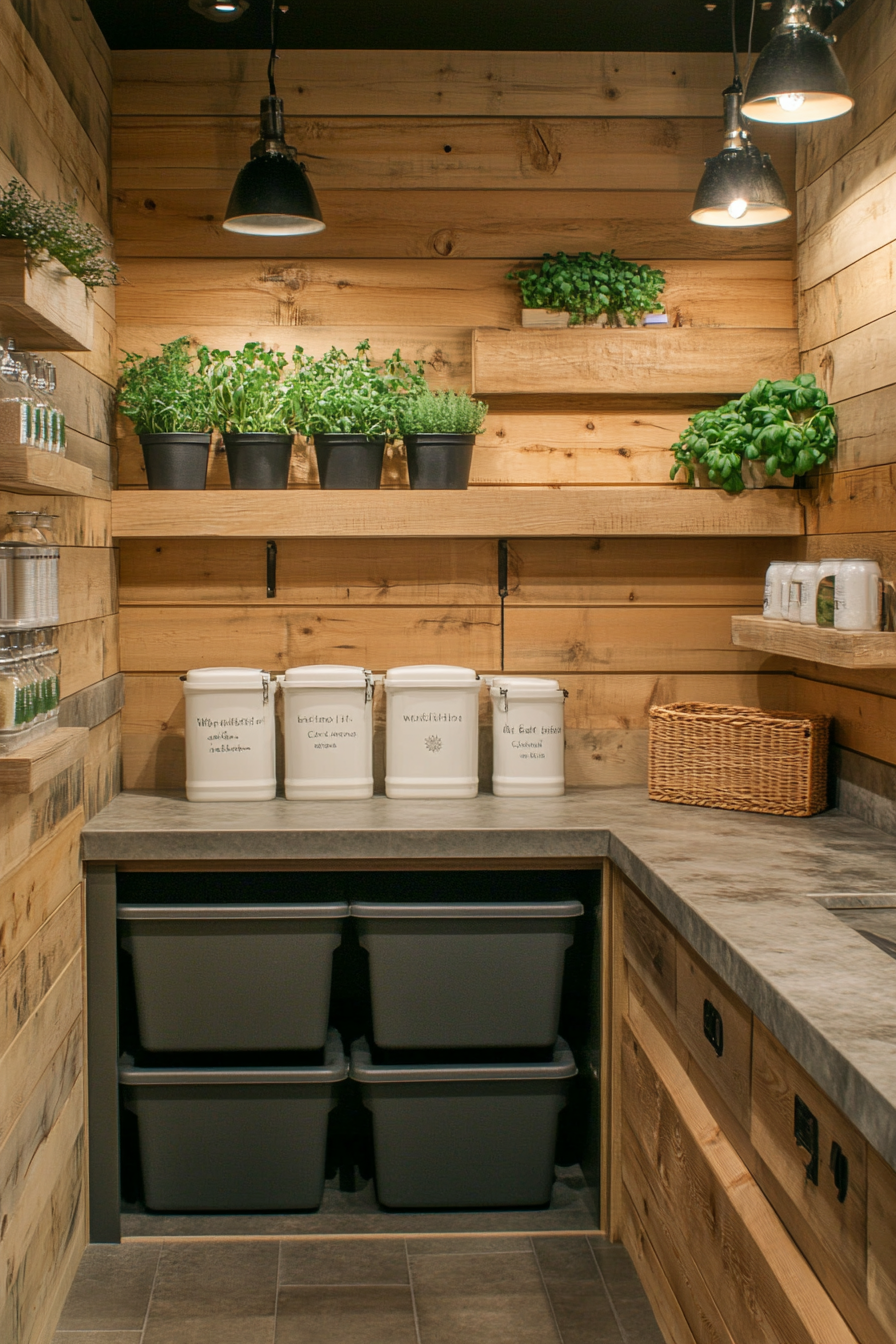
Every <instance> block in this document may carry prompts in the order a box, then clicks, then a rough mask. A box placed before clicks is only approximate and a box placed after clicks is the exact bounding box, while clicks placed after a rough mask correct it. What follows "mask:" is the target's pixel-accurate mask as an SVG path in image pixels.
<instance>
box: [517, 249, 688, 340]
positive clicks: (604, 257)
mask: <svg viewBox="0 0 896 1344" xmlns="http://www.w3.org/2000/svg"><path fill="white" fill-rule="evenodd" d="M506 278H507V279H508V280H516V281H517V283H518V284H519V287H520V295H521V298H522V301H523V314H522V322H523V326H524V327H566V326H579V325H580V324H582V323H588V324H589V325H599V326H611V327H637V326H639V325H640V324H641V323H642V322H643V320H644V318H645V316H646V315H647V314H650V313H658V314H661V313H662V312H663V305H662V303H660V300H659V296H660V294H661V293H662V291H663V288H664V287H665V283H666V277H665V275H664V274H663V272H662V271H658V270H655V269H653V268H652V267H650V266H639V265H638V264H637V263H635V262H633V261H623V260H622V259H621V258H620V257H617V255H616V253H615V252H614V251H610V252H601V253H600V254H599V255H598V256H595V254H594V253H593V252H579V253H578V254H577V255H576V256H572V257H570V256H567V254H566V253H565V252H558V253H557V254H556V255H555V256H552V255H551V254H550V253H549V252H546V253H545V254H544V260H543V261H542V263H541V266H539V267H538V269H537V270H521V271H509V272H508V273H507V277H506Z"/></svg>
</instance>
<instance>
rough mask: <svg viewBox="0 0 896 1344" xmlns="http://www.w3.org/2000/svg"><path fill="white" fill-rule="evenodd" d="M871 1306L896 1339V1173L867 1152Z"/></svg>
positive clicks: (874, 1155) (880, 1158) (872, 1152)
mask: <svg viewBox="0 0 896 1344" xmlns="http://www.w3.org/2000/svg"><path fill="white" fill-rule="evenodd" d="M868 1305H869V1307H870V1308H871V1310H872V1312H873V1313H874V1315H875V1316H876V1317H877V1319H878V1320H879V1321H880V1323H881V1324H882V1325H883V1326H885V1327H886V1328H887V1330H888V1331H889V1332H890V1334H891V1335H892V1337H893V1338H894V1339H896V1171H894V1170H893V1168H892V1167H890V1166H888V1165H887V1163H886V1162H885V1161H884V1160H883V1158H882V1157H880V1156H879V1154H878V1153H876V1152H875V1151H874V1149H873V1148H869V1149H868Z"/></svg>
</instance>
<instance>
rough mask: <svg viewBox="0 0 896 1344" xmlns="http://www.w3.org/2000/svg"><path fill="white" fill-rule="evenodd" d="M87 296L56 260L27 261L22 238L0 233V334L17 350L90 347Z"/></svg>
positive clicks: (90, 313)
mask: <svg viewBox="0 0 896 1344" xmlns="http://www.w3.org/2000/svg"><path fill="white" fill-rule="evenodd" d="M93 302H94V300H93V295H92V294H91V292H90V290H89V289H88V288H87V286H86V285H84V284H82V283H81V281H80V280H77V279H76V278H75V277H74V276H73V275H72V274H71V272H69V271H67V270H66V269H65V267H64V266H62V265H60V263H59V262H58V261H53V259H52V258H51V259H50V260H48V261H45V262H40V263H39V264H37V265H31V266H29V265H28V262H27V260H26V258H25V244H24V243H21V242H19V241H18V240H17V239H15V238H0V335H3V336H4V337H9V336H12V337H14V339H15V343H16V345H17V346H18V347H19V349H20V350H41V351H43V350H91V349H93Z"/></svg>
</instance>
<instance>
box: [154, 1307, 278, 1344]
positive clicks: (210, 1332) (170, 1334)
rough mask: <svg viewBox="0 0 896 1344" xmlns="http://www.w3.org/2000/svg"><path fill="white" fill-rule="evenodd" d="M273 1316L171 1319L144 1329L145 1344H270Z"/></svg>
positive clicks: (230, 1313)
mask: <svg viewBox="0 0 896 1344" xmlns="http://www.w3.org/2000/svg"><path fill="white" fill-rule="evenodd" d="M273 1336H274V1318H273V1316H241V1315H240V1314H239V1313H237V1312H234V1311H231V1312H228V1313H227V1314H226V1315H221V1316H209V1315H205V1316H190V1315H183V1316H171V1317H167V1318H166V1319H163V1320H156V1321H153V1322H151V1323H150V1325H149V1326H147V1329H146V1334H145V1335H144V1336H143V1338H144V1341H145V1344H271V1341H272V1339H273Z"/></svg>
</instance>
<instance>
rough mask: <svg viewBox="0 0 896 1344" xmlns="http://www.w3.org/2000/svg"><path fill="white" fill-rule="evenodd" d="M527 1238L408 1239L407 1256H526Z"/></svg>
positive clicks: (528, 1245)
mask: <svg viewBox="0 0 896 1344" xmlns="http://www.w3.org/2000/svg"><path fill="white" fill-rule="evenodd" d="M530 1250H531V1246H530V1242H529V1238H528V1237H450V1236H449V1237H408V1255H409V1256H411V1257H412V1258H413V1257H415V1256H418V1255H500V1254H504V1253H510V1254H512V1255H527V1254H529V1252H530Z"/></svg>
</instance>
